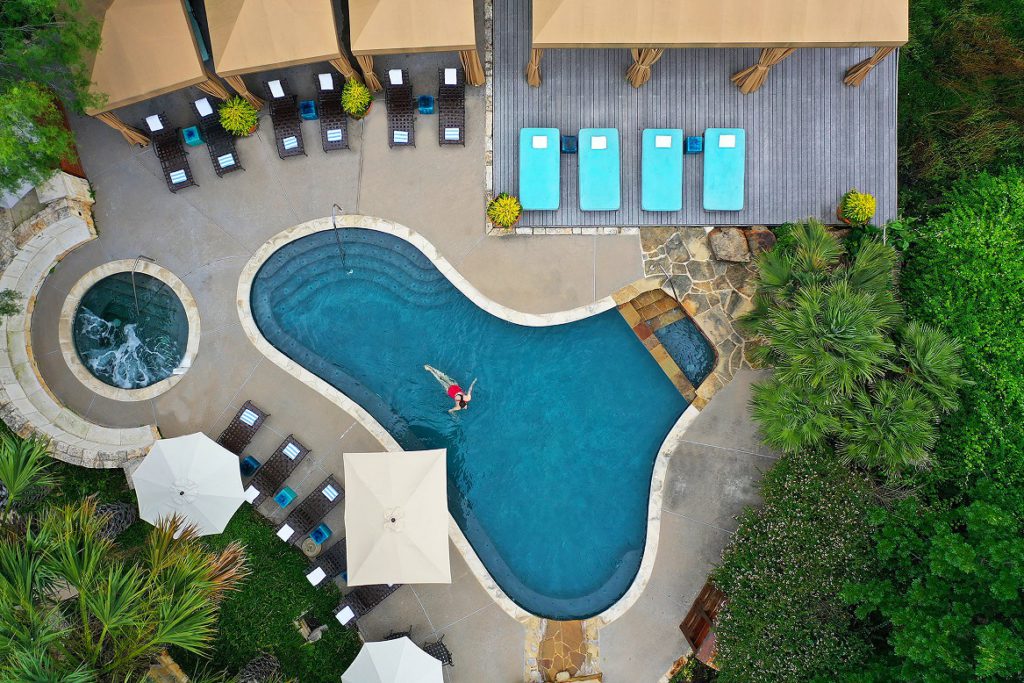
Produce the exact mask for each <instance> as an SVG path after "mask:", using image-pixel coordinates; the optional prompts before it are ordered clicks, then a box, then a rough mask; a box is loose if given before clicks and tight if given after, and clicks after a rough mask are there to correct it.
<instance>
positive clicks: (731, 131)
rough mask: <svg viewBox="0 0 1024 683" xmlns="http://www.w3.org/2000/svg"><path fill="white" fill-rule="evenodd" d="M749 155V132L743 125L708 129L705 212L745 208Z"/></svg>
mask: <svg viewBox="0 0 1024 683" xmlns="http://www.w3.org/2000/svg"><path fill="white" fill-rule="evenodd" d="M723 143H726V146H723ZM728 143H731V145H732V146H729V144H728ZM746 157H747V133H746V131H744V130H743V129H742V128H708V129H707V131H706V132H705V133H704V210H705V211H741V210H742V209H743V191H744V174H745V167H746Z"/></svg>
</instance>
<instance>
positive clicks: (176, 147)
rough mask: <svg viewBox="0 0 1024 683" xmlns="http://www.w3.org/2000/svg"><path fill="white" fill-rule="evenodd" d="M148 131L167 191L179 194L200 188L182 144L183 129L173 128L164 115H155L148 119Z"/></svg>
mask: <svg viewBox="0 0 1024 683" xmlns="http://www.w3.org/2000/svg"><path fill="white" fill-rule="evenodd" d="M146 130H147V131H149V139H150V141H151V142H152V144H153V151H154V152H156V158H157V159H159V160H160V168H161V169H162V170H163V172H164V181H165V182H166V183H167V189H168V190H170V191H171V192H177V191H178V190H182V189H184V188H186V187H192V186H196V187H198V186H199V183H197V182H196V179H195V176H193V175H192V167H191V166H189V165H188V155H187V154H186V153H185V147H184V145H182V143H181V129H180V128H171V127H170V124H168V123H167V119H166V118H164V115H163V114H153V115H152V116H147V117H146Z"/></svg>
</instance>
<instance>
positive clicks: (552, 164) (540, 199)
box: [519, 128, 562, 211]
mask: <svg viewBox="0 0 1024 683" xmlns="http://www.w3.org/2000/svg"><path fill="white" fill-rule="evenodd" d="M534 138H538V139H540V138H544V139H546V145H547V146H546V147H535V146H534ZM558 143H559V138H558V129H557V128H523V129H522V130H520V131H519V203H520V204H522V205H523V209H524V210H525V211H554V210H556V209H557V208H558V204H559V199H560V197H561V193H562V188H561V153H560V152H559V147H558Z"/></svg>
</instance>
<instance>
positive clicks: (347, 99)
mask: <svg viewBox="0 0 1024 683" xmlns="http://www.w3.org/2000/svg"><path fill="white" fill-rule="evenodd" d="M372 100H373V95H372V94H371V93H370V89H369V88H367V87H366V86H365V85H363V84H362V83H360V82H359V81H357V80H356V79H354V78H350V79H348V80H347V81H345V86H344V87H343V88H342V89H341V108H342V109H344V110H345V113H346V114H348V115H349V116H351V117H352V118H354V119H361V118H363V117H364V116H366V112H367V110H369V108H370V102H371V101H372Z"/></svg>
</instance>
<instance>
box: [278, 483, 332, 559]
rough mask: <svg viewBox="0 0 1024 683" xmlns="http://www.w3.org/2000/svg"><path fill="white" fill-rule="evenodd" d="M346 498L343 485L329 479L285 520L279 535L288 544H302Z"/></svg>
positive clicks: (280, 527)
mask: <svg viewBox="0 0 1024 683" xmlns="http://www.w3.org/2000/svg"><path fill="white" fill-rule="evenodd" d="M344 497H345V489H344V488H342V486H341V484H339V483H338V481H337V480H336V479H335V478H334V477H333V476H329V477H327V478H326V479H324V480H323V481H322V482H320V485H319V486H317V487H316V490H314V491H313V492H312V493H310V494H309V495H308V496H306V498H305V500H303V501H302V502H301V503H299V506H298V507H297V508H295V509H294V510H292V512H291V514H290V515H288V517H287V518H285V520H284V522H283V523H282V524H281V526H279V527H278V528H277V535H278V536H279V537H280V538H281V539H282V540H283V541H285V542H286V543H293V544H294V543H301V542H302V540H303V539H304V538H305V537H306V536H307V535H308V534H309V532H311V531H312V530H313V528H314V527H315V526H316V525H317V524H319V523H320V521H321V520H322V519H323V518H324V516H325V515H326V514H327V513H328V512H330V511H331V510H332V509H334V506H335V505H337V504H338V503H340V502H341V501H342V499H343V498H344Z"/></svg>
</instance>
